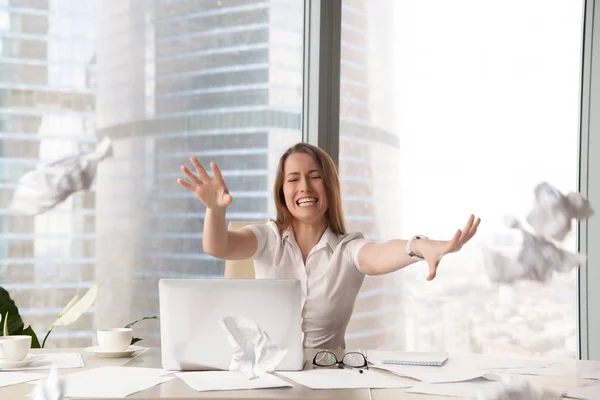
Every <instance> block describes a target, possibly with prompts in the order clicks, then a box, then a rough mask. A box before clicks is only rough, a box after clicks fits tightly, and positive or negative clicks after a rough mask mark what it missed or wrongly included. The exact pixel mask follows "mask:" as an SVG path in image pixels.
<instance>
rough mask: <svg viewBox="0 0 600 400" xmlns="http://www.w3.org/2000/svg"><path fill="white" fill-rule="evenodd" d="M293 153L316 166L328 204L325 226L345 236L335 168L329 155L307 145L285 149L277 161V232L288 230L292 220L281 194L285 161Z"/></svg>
mask: <svg viewBox="0 0 600 400" xmlns="http://www.w3.org/2000/svg"><path fill="white" fill-rule="evenodd" d="M294 153H302V154H308V155H309V156H311V157H312V158H313V160H314V161H315V164H317V168H318V169H319V173H320V174H321V179H323V183H324V185H325V193H326V194H327V202H328V204H329V207H328V209H327V211H326V212H325V218H326V219H327V225H328V226H329V228H330V229H331V230H332V231H333V232H335V233H336V234H338V235H343V234H345V233H346V223H345V222H344V212H343V210H342V196H341V193H340V181H339V179H338V171H337V167H336V166H335V164H334V162H333V160H332V159H331V157H329V154H327V153H325V152H324V151H323V150H321V149H320V148H318V147H316V146H313V145H311V144H308V143H297V144H295V145H294V146H292V147H290V148H289V149H287V150H286V152H285V153H283V155H282V156H281V158H280V159H279V166H278V167H277V176H276V177H275V185H274V187H273V195H274V197H275V208H276V209H277V219H276V220H275V222H276V223H277V226H278V227H279V231H280V232H284V231H285V230H287V229H288V228H290V227H291V225H292V219H293V218H294V217H293V216H292V214H291V213H290V211H289V210H288V208H287V206H286V205H285V196H284V194H283V183H284V179H285V176H284V167H285V161H286V160H287V158H288V157H289V156H290V155H291V154H294Z"/></svg>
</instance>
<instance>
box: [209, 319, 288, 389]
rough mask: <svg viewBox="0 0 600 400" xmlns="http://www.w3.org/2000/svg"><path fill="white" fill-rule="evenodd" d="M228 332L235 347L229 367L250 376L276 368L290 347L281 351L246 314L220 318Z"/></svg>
mask: <svg viewBox="0 0 600 400" xmlns="http://www.w3.org/2000/svg"><path fill="white" fill-rule="evenodd" d="M219 323H220V325H221V327H222V328H223V329H224V330H225V332H227V338H228V340H229V343H230V344H231V347H232V349H233V356H232V358H231V364H230V366H229V370H230V371H237V372H240V373H242V374H244V375H245V376H247V377H248V378H249V379H255V378H258V377H260V376H262V375H264V374H265V373H267V372H273V371H275V368H277V367H278V366H279V364H280V363H281V361H282V360H283V358H284V357H285V355H286V354H287V350H281V349H280V348H279V347H278V346H277V345H276V344H275V343H273V341H272V340H271V338H270V337H269V335H268V334H267V332H265V331H264V330H263V329H262V328H261V327H260V326H259V325H258V323H256V322H255V321H253V320H251V319H248V318H243V317H226V318H223V319H222V320H220V321H219Z"/></svg>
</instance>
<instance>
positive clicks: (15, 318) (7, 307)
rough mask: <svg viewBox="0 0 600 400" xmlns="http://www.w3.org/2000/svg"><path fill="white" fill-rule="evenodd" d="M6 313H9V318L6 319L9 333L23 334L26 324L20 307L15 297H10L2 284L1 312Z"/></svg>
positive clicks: (0, 288)
mask: <svg viewBox="0 0 600 400" xmlns="http://www.w3.org/2000/svg"><path fill="white" fill-rule="evenodd" d="M6 313H8V314H9V316H8V319H4V322H5V323H7V327H8V334H9V335H20V334H22V333H23V328H24V327H25V324H23V320H22V319H21V315H20V314H19V309H18V308H17V305H16V304H15V302H14V301H13V299H11V298H10V294H9V293H8V291H7V290H6V289H4V288H3V287H1V286H0V314H2V315H3V316H6Z"/></svg>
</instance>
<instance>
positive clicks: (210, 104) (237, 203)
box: [96, 1, 303, 338]
mask: <svg viewBox="0 0 600 400" xmlns="http://www.w3.org/2000/svg"><path fill="white" fill-rule="evenodd" d="M302 12H303V2H302V1H271V2H248V1H224V2H216V1H155V2H145V1H131V2H129V3H123V2H121V1H109V2H106V3H105V5H104V7H103V8H102V10H101V14H100V32H101V35H100V40H99V47H98V127H99V132H98V133H99V136H105V135H106V136H109V137H111V138H112V139H113V140H114V141H115V149H116V154H115V158H114V159H113V160H110V161H108V162H106V163H104V164H103V165H102V166H101V167H100V170H99V175H98V183H97V186H98V193H99V194H98V201H97V212H98V215H99V223H98V242H97V255H98V256H97V274H98V276H99V277H101V278H100V279H101V280H103V281H104V282H106V284H107V285H109V286H110V288H109V290H110V291H111V296H110V298H109V297H104V298H102V297H101V298H99V299H98V303H97V304H98V308H97V314H96V318H97V321H106V320H112V321H118V323H119V324H121V323H126V322H128V320H130V319H133V318H137V317H139V316H141V315H139V314H140V313H155V312H157V310H158V298H157V295H158V294H157V282H158V280H159V279H160V278H163V277H201V276H203V277H207V276H208V277H210V276H220V275H222V271H223V263H222V262H221V261H219V260H216V259H214V258H212V257H209V256H206V255H204V254H203V253H202V244H201V237H202V224H203V215H204V209H203V206H202V205H201V204H200V202H198V200H196V199H195V198H194V197H193V196H192V195H191V194H189V193H187V192H186V191H184V190H183V189H182V188H180V187H179V186H178V185H177V184H176V178H178V177H180V175H181V172H180V170H179V166H180V165H181V164H182V163H185V162H186V161H187V159H188V158H189V156H192V155H195V156H197V157H198V158H199V159H200V160H201V161H203V162H206V163H208V162H209V161H215V162H216V163H217V164H218V165H219V166H220V168H221V170H222V171H223V175H224V177H225V180H226V182H227V184H228V187H229V190H230V192H231V194H232V196H233V199H234V201H233V204H232V205H231V206H230V207H229V209H228V217H229V218H230V219H232V220H266V219H267V218H268V217H269V215H272V211H273V210H270V209H269V207H270V204H271V203H272V202H271V195H270V186H271V182H272V180H273V174H272V172H273V170H274V165H275V163H276V161H277V158H278V156H279V154H280V153H281V151H282V150H283V149H284V148H285V147H287V146H289V145H290V144H292V143H295V142H298V141H300V138H301V133H300V121H301V99H302V89H301V84H302V32H303V30H302V26H303V19H302ZM115 238H118V240H114V239H115ZM114 310H117V311H116V314H115V311H114ZM149 324H150V323H149ZM149 324H148V325H149ZM140 329H143V328H140ZM148 329H149V330H150V331H151V332H152V333H153V334H154V335H155V336H154V337H155V338H157V336H156V326H151V327H148Z"/></svg>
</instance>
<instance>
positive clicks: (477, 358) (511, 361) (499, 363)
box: [452, 353, 555, 372]
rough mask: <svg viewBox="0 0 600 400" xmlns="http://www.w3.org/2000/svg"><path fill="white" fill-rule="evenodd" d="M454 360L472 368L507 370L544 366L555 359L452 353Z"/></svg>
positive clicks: (552, 362)
mask: <svg viewBox="0 0 600 400" xmlns="http://www.w3.org/2000/svg"><path fill="white" fill-rule="evenodd" d="M452 359H453V360H460V361H461V362H463V363H465V364H467V365H471V367H472V368H477V369H483V370H486V371H487V370H505V371H504V372H509V371H507V370H509V369H511V368H544V367H547V366H549V365H551V364H554V363H555V361H552V360H544V359H536V358H513V357H496V356H488V355H484V354H476V353H468V354H457V355H456V356H455V355H452Z"/></svg>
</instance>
